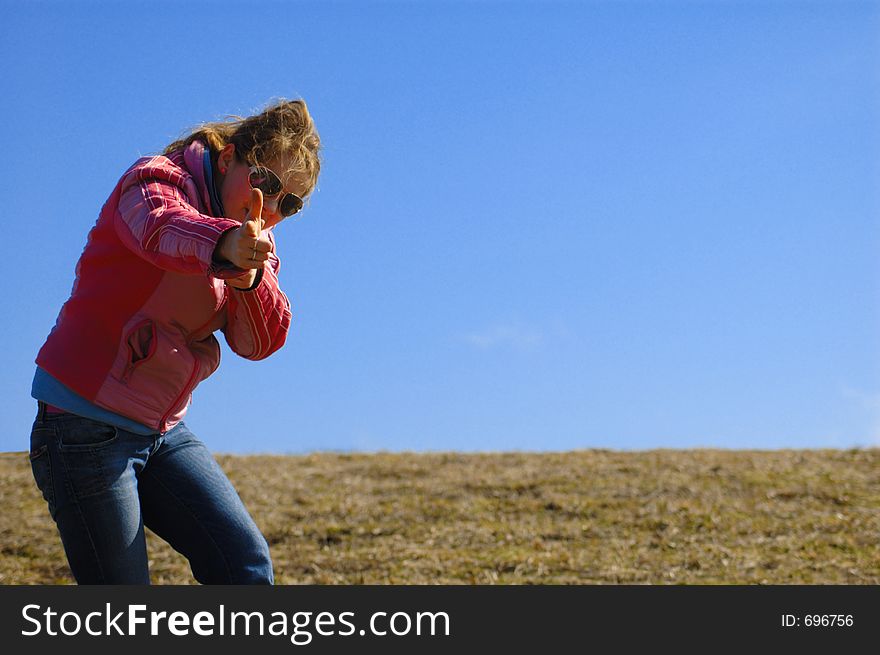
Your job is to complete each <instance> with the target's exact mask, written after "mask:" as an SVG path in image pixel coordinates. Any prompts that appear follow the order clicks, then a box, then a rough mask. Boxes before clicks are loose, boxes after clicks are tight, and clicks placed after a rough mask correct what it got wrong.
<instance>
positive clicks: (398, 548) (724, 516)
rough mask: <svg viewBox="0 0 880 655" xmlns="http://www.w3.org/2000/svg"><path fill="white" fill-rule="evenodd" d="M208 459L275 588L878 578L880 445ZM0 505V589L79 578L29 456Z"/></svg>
mask: <svg viewBox="0 0 880 655" xmlns="http://www.w3.org/2000/svg"><path fill="white" fill-rule="evenodd" d="M218 459H219V460H220V463H221V464H222V466H223V468H224V469H225V470H226V471H227V472H228V474H229V476H230V478H231V479H232V481H233V483H234V484H235V486H236V488H237V489H238V490H239V493H240V494H241V496H242V498H243V499H244V502H245V504H246V505H247V506H248V508H249V509H250V510H251V513H252V514H253V516H254V518H255V519H256V521H257V524H258V525H259V526H260V528H261V529H262V531H263V534H265V535H266V537H267V539H268V540H269V544H270V547H271V550H272V555H273V560H274V563H275V570H276V577H277V582H278V583H280V584H303V583H305V584H362V583H369V584H435V583H436V584H523V583H525V584H620V583H627V584H632V583H635V584H680V583H684V584H717V583H726V584H768V583H769V584H802V583H815V584H826V583H832V584H880V548H878V538H880V450H878V449H868V450H862V449H859V450H846V451H843V450H822V451H819V450H788V451H722V450H678V451H676V450H656V451H644V452H617V451H607V450H583V451H573V452H565V453H546V454H534V453H495V454H457V453H446V454H443V453H430V454H411V453H402V454H396V453H395V454H391V453H377V454H335V453H320V454H312V455H305V456H248V457H243V456H225V455H221V456H218ZM0 500H2V507H3V512H2V514H0V584H32V583H42V584H45V583H49V584H68V583H71V582H72V579H71V577H70V574H69V572H68V570H67V567H66V563H65V560H64V555H63V552H62V550H61V546H60V542H59V540H58V537H57V534H56V532H55V527H54V525H53V524H52V522H51V520H50V519H49V516H48V513H47V511H46V508H45V505H44V503H43V500H42V498H41V497H40V496H39V493H38V491H37V489H36V485H35V484H34V482H33V479H32V477H31V473H30V466H29V463H28V460H27V456H26V454H24V453H6V454H0ZM148 539H149V548H150V558H151V571H152V578H153V582H154V583H158V584H161V583H166V584H167V583H174V584H191V583H193V580H192V577H191V575H190V572H189V567H188V565H187V563H186V561H185V560H184V559H183V558H182V557H181V556H180V555H178V554H177V553H175V552H174V551H173V550H171V549H170V548H169V547H168V546H167V545H166V544H164V543H163V542H161V541H160V540H159V539H157V538H156V537H155V536H154V535H152V534H149V535H148Z"/></svg>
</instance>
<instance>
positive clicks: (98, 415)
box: [31, 366, 159, 436]
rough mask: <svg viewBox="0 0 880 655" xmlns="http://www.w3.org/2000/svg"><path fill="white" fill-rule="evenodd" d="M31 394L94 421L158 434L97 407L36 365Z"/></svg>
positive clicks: (130, 430) (146, 433)
mask: <svg viewBox="0 0 880 655" xmlns="http://www.w3.org/2000/svg"><path fill="white" fill-rule="evenodd" d="M31 396H32V397H33V398H35V399H36V400H42V401H43V402H44V403H46V404H48V405H54V406H55V407H58V408H59V409H63V410H65V411H67V412H70V413H71V414H76V415H78V416H84V417H85V418H90V419H93V420H95V421H101V422H102V423H108V424H110V425H115V426H116V427H117V428H122V429H123V430H128V431H129V432H134V433H135V434H140V435H143V436H149V435H152V434H159V432H158V431H157V430H154V429H153V428H149V427H147V426H146V425H142V424H141V423H138V422H137V421H132V420H131V419H130V418H127V417H125V416H122V415H120V414H115V413H113V412H111V411H109V410H106V409H104V408H103V407H98V406H97V405H95V404H94V403H91V402H89V401H88V400H86V399H85V398H83V397H82V396H80V395H79V394H78V393H76V392H75V391H72V390H71V389H69V388H68V387H66V386H65V385H63V384H61V382H59V381H58V380H56V379H55V378H54V377H52V376H51V375H49V373H47V372H46V371H45V370H43V369H42V368H40V367H39V366H38V367H37V371H36V373H34V381H33V383H32V385H31Z"/></svg>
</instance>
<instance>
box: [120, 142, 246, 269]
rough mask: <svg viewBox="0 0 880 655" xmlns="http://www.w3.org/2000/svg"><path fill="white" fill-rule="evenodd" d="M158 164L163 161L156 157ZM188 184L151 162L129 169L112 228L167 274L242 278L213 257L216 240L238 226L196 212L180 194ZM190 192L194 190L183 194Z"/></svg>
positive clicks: (166, 167) (172, 170) (169, 168)
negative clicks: (172, 272)
mask: <svg viewBox="0 0 880 655" xmlns="http://www.w3.org/2000/svg"><path fill="white" fill-rule="evenodd" d="M156 159H164V158H156ZM187 184H190V185H192V184H193V182H192V181H191V180H190V179H188V178H185V177H184V176H183V175H182V174H181V173H180V171H179V169H176V168H175V167H172V166H170V165H163V164H162V163H161V162H159V161H156V162H155V163H153V162H147V163H145V164H142V165H140V166H135V167H133V168H132V169H131V170H130V172H129V173H128V174H127V175H126V177H125V179H124V180H123V183H122V186H121V189H120V194H121V195H120V198H119V204H118V211H117V212H116V215H115V216H114V217H113V222H114V227H115V230H116V233H117V235H118V236H119V238H120V239H121V240H122V242H123V243H124V244H125V245H126V246H127V247H128V248H129V249H130V250H132V251H133V252H134V253H135V254H137V255H138V256H140V257H143V258H144V259H146V260H147V261H149V262H150V263H151V264H153V265H155V266H157V267H159V268H161V269H164V270H168V271H174V272H176V273H184V274H191V275H196V274H203V275H213V276H215V277H219V278H223V279H228V278H230V277H237V276H240V275H242V274H243V273H245V271H244V270H243V269H239V268H237V267H235V266H233V265H231V264H229V263H222V262H219V261H217V260H216V259H215V258H214V253H215V249H216V247H217V243H218V242H219V240H220V237H221V236H222V235H223V234H224V233H225V232H227V231H229V230H231V229H235V228H237V227H239V223H238V222H237V221H234V220H232V219H229V218H214V217H213V216H207V215H205V214H202V213H200V212H199V211H198V210H197V209H196V208H195V207H194V206H193V205H192V204H191V203H190V201H189V199H188V198H187V194H186V193H184V191H183V189H185V188H186V187H187ZM188 192H189V193H196V191H195V188H194V186H193V189H188Z"/></svg>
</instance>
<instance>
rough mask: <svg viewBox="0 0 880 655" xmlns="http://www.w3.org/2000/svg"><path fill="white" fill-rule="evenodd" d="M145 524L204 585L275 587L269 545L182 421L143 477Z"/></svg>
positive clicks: (230, 485)
mask: <svg viewBox="0 0 880 655" xmlns="http://www.w3.org/2000/svg"><path fill="white" fill-rule="evenodd" d="M138 489H139V492H140V497H141V507H142V508H143V514H144V522H145V524H146V525H147V527H148V528H150V529H151V530H152V531H153V532H155V533H156V534H157V535H159V536H160V537H162V538H163V539H165V540H166V541H167V542H168V543H169V544H171V546H172V547H173V548H174V549H175V550H177V551H178V552H180V553H182V554H183V555H184V556H185V557H186V558H187V559H188V560H189V563H190V566H191V567H192V572H193V575H194V576H195V578H196V580H198V581H199V582H201V583H202V584H272V583H273V581H274V577H273V573H272V560H271V558H270V556H269V545H268V544H267V543H266V540H265V539H264V538H263V535H262V534H261V533H260V530H259V528H257V525H256V524H255V523H254V520H253V519H252V518H251V516H250V514H248V511H247V509H246V508H245V506H244V503H242V502H241V498H239V496H238V493H236V491H235V488H234V487H233V486H232V483H231V482H230V481H229V479H228V478H227V477H226V474H225V473H224V472H223V470H222V469H221V468H220V465H219V464H217V462H216V460H215V459H214V457H213V456H212V455H211V453H210V452H209V451H208V449H207V447H205V445H204V444H203V443H202V442H201V441H199V439H198V438H197V437H196V436H195V435H194V434H193V433H192V432H190V431H189V430H188V429H187V427H186V426H185V425H184V424H183V423H179V424H178V425H177V426H175V427H174V428H173V429H172V430H169V431H168V432H167V433H166V434H165V435H164V438H163V439H162V442H161V445H160V447H159V448H158V449H157V450H156V452H155V453H153V454H152V455H151V456H150V460H149V462H148V463H147V466H146V467H145V468H144V470H143V471H142V472H141V474H140V482H139V485H138Z"/></svg>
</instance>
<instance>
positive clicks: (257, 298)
mask: <svg viewBox="0 0 880 655" xmlns="http://www.w3.org/2000/svg"><path fill="white" fill-rule="evenodd" d="M270 234H271V233H270ZM270 240H271V242H272V246H273V250H272V251H271V252H270V253H269V261H267V262H266V266H265V267H263V269H262V272H261V271H258V272H257V281H256V283H255V284H254V287H253V288H252V289H250V290H239V289H236V288H234V287H232V286H231V285H227V289H228V290H229V291H228V293H229V300H228V302H227V304H226V327H224V328H223V334H224V335H226V343H228V344H229V347H230V348H232V350H233V351H234V352H236V353H237V354H239V355H241V356H242V357H245V358H247V359H253V360H257V359H264V358H266V357H268V356H269V355H271V354H272V353H273V352H275V351H276V350H278V349H279V348H281V346H283V345H284V341H285V340H286V339H287V331H288V329H289V328H290V319H291V313H290V301H289V300H288V299H287V296H286V295H285V294H284V292H283V291H282V290H281V288H280V287H279V286H278V270H279V268H280V267H281V262H280V260H279V259H278V257H277V256H276V255H275V251H274V246H275V239H274V237H271V236H270Z"/></svg>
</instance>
